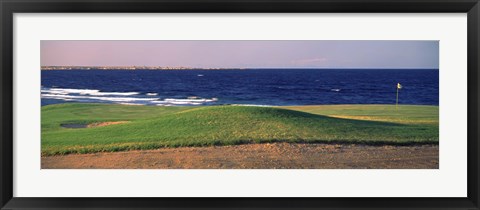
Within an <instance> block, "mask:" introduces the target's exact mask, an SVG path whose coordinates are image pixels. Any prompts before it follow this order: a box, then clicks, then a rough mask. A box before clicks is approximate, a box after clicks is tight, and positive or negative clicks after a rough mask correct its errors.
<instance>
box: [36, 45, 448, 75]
mask: <svg viewBox="0 0 480 210" xmlns="http://www.w3.org/2000/svg"><path fill="white" fill-rule="evenodd" d="M40 48H41V49H40V50H41V54H40V56H41V65H42V66H169V67H180V66H183V67H199V68H395V69H399V68H422V69H423V68H428V69H432V68H434V69H437V68H438V67H439V42H438V41H354V40H352V41H344V40H337V41H328V40H301V41H290V40H289V41H54V40H42V41H41V43H40Z"/></svg>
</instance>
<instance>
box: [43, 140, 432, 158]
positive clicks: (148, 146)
mask: <svg viewBox="0 0 480 210" xmlns="http://www.w3.org/2000/svg"><path fill="white" fill-rule="evenodd" d="M262 143H302V144H342V145H367V146H420V145H439V142H438V141H437V140H422V141H415V140H412V141H402V142H399V141H378V140H376V141H369V140H348V141H341V140H308V141H306V140H237V141H235V142H223V141H219V140H218V141H213V142H208V143H204V142H203V143H202V142H198V143H176V142H173V143H172V142H169V143H168V144H166V143H134V144H133V143H132V144H129V143H125V144H109V145H102V146H78V147H70V148H62V149H44V150H42V154H41V155H42V157H43V156H58V155H69V154H92V153H100V152H121V151H132V150H155V149H162V148H179V147H208V146H228V145H242V144H262Z"/></svg>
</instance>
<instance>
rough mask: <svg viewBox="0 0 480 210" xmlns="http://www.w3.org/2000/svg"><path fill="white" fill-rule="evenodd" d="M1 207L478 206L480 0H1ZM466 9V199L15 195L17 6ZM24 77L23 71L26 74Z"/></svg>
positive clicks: (35, 9) (72, 9) (51, 9)
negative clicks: (14, 53)
mask: <svg viewBox="0 0 480 210" xmlns="http://www.w3.org/2000/svg"><path fill="white" fill-rule="evenodd" d="M0 8H1V26H0V27H1V29H0V31H1V34H0V36H1V38H0V39H1V43H0V44H1V45H0V46H1V56H0V64H1V84H0V99H1V103H0V109H1V112H0V118H1V122H0V123H1V125H0V132H1V139H0V141H1V144H0V156H1V165H0V186H1V192H0V206H1V207H2V208H1V209H72V208H74V209H312V208H313V209H374V208H375V209H479V187H480V185H479V182H478V181H479V178H480V177H479V162H478V161H479V159H480V157H479V152H480V147H479V143H478V140H479V139H478V137H479V133H480V129H479V124H478V120H479V109H480V107H479V103H478V102H479V97H478V96H479V87H480V86H479V84H478V81H479V79H480V77H479V73H478V72H479V70H480V69H479V60H480V57H479V56H480V53H479V49H480V48H479V35H480V34H479V32H480V29H479V20H480V17H479V13H480V4H479V1H478V0H403V1H402V0H335V1H332V0H84V1H80V0H0ZM156 12H162V13H163V12H164V13H187V12H188V13H190V12H191V13H201V12H213V13H218V12H222V13H225V12H228V13H259V12H265V13H280V12H287V13H307V12H308V13H324V12H328V13H344V12H345V13H439V12H442V13H467V14H468V16H467V17H468V163H467V165H468V180H467V182H468V188H467V191H468V192H467V193H468V196H467V197H466V198H413V197H412V198H360V197H359V198H25V197H21V198H16V197H13V181H14V176H13V147H12V145H13V121H14V119H13V114H12V113H13V110H14V109H15V106H14V104H13V91H14V90H13V39H14V37H13V15H14V13H156ZM25 76H27V75H25Z"/></svg>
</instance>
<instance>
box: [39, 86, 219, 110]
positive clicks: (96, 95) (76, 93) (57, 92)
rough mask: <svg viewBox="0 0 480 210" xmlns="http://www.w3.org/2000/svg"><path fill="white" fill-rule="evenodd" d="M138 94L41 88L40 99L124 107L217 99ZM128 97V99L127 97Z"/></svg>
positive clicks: (196, 102) (215, 99) (198, 102)
mask: <svg viewBox="0 0 480 210" xmlns="http://www.w3.org/2000/svg"><path fill="white" fill-rule="evenodd" d="M139 94H140V93H138V92H101V91H100V90H93V89H70V88H50V89H49V88H42V89H41V97H42V99H56V100H64V101H76V102H97V103H98V102H100V103H116V104H125V105H157V106H175V105H202V104H205V103H211V102H215V101H218V98H211V99H208V98H200V97H188V98H186V99H184V98H180V99H175V98H167V99H165V100H160V98H158V97H151V96H156V95H158V93H146V94H145V95H147V96H145V95H139ZM129 96H130V97H129Z"/></svg>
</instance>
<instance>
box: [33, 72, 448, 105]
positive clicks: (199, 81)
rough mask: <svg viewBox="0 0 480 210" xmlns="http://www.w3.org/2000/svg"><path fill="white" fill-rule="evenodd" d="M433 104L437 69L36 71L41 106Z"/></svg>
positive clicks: (437, 75) (436, 94) (435, 99)
mask: <svg viewBox="0 0 480 210" xmlns="http://www.w3.org/2000/svg"><path fill="white" fill-rule="evenodd" d="M397 82H399V83H401V84H402V86H403V88H402V89H400V92H399V103H400V104H422V105H438V100H439V74H438V70H437V69H432V70H425V69H418V70H415V69H408V70H395V69H248V70H168V71H158V70H108V71H105V70H69V71H56V70H53V71H52V70H49V71H42V87H41V97H42V106H44V105H48V104H56V103H69V102H87V103H119V104H132V105H133V104H135V105H155V106H198V105H218V104H245V105H266V106H270V105H274V106H283V105H315V104H317V105H318V104H395V98H396V85H397Z"/></svg>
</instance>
